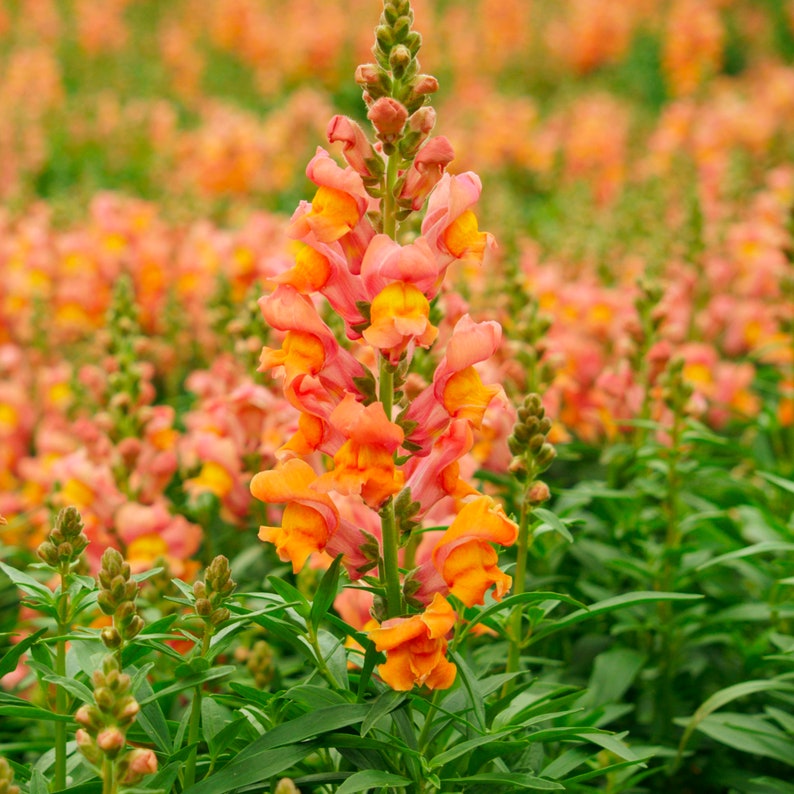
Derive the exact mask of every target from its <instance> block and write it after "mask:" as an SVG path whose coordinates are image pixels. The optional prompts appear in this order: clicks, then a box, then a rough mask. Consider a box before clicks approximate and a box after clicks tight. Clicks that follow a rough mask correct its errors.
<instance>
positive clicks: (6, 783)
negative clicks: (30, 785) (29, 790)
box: [0, 756, 19, 794]
mask: <svg viewBox="0 0 794 794" xmlns="http://www.w3.org/2000/svg"><path fill="white" fill-rule="evenodd" d="M0 794H19V786H15V785H14V770H13V769H11V765H10V764H9V763H8V761H6V759H5V758H3V757H2V756H0Z"/></svg>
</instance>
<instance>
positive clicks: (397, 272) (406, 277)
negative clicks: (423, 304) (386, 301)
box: [361, 234, 444, 300]
mask: <svg viewBox="0 0 794 794" xmlns="http://www.w3.org/2000/svg"><path fill="white" fill-rule="evenodd" d="M361 278H362V280H363V282H364V288H365V290H366V294H367V296H368V297H369V299H370V300H371V299H372V298H374V297H375V296H376V295H378V293H380V292H381V291H382V290H383V289H384V288H385V287H387V286H388V285H389V284H391V283H393V282H395V281H402V282H404V283H406V284H413V285H414V286H415V287H416V288H417V289H419V290H420V291H421V292H422V293H423V294H424V295H425V297H426V298H427V299H428V300H433V298H435V296H436V295H437V294H438V290H439V288H440V287H441V282H442V281H443V279H444V269H443V268H442V263H441V262H440V261H439V259H438V257H437V255H436V254H435V252H434V251H433V250H432V249H431V248H430V246H429V245H428V243H427V240H425V239H424V238H423V237H419V238H417V239H416V240H414V241H413V242H412V243H410V244H408V245H400V244H399V243H397V242H395V241H394V240H392V239H391V238H390V237H389V236H388V235H386V234H377V235H375V237H373V238H372V240H371V241H370V244H369V245H368V246H367V251H366V253H365V254H364V258H363V260H362V262H361Z"/></svg>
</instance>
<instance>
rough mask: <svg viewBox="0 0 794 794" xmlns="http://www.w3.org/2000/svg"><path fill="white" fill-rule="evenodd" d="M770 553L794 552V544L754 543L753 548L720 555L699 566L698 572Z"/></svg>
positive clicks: (748, 547) (779, 542)
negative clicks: (731, 561)
mask: <svg viewBox="0 0 794 794" xmlns="http://www.w3.org/2000/svg"><path fill="white" fill-rule="evenodd" d="M770 551H775V552H778V551H794V543H786V542H784V541H781V540H765V541H762V542H761V543H754V544H753V545H752V546H744V547H742V548H741V549H736V550H735V551H730V552H728V553H727V554H720V556H719V557H714V558H713V559H711V560H709V561H708V562H704V563H703V564H702V565H698V567H697V569H696V570H698V571H705V570H706V568H711V567H712V566H713V565H721V564H722V563H724V562H729V561H730V560H740V559H742V558H743V557H753V556H755V555H756V554H765V553H766V552H770Z"/></svg>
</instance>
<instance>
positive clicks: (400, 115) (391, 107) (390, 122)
mask: <svg viewBox="0 0 794 794" xmlns="http://www.w3.org/2000/svg"><path fill="white" fill-rule="evenodd" d="M367 118H368V119H369V120H370V121H371V122H372V126H373V127H375V129H376V130H377V131H378V136H379V137H381V138H382V139H383V140H384V141H393V140H394V139H395V138H397V137H398V136H399V135H400V134H401V133H402V131H403V127H405V122H406V121H407V119H408V110H407V109H406V108H405V106H404V105H403V104H402V103H400V102H398V101H397V100H396V99H392V98H391V97H381V98H380V99H377V100H375V102H374V103H373V105H372V107H371V108H370V109H369V112H368V113H367Z"/></svg>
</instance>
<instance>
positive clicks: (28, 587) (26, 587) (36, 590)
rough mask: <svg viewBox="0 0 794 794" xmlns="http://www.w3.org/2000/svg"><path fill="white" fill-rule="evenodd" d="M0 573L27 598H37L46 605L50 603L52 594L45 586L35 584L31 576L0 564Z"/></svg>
mask: <svg viewBox="0 0 794 794" xmlns="http://www.w3.org/2000/svg"><path fill="white" fill-rule="evenodd" d="M0 571H2V572H3V573H4V574H5V575H6V576H7V577H8V578H9V579H10V580H11V581H12V582H13V583H14V584H15V585H16V586H17V587H18V588H19V589H20V590H21V591H22V592H23V593H26V594H27V595H29V596H38V597H39V598H42V599H43V600H44V601H45V602H47V603H52V602H53V599H54V597H55V596H54V594H53V592H52V590H50V588H49V587H47V585H44V584H42V583H41V582H37V581H36V580H35V579H34V578H33V577H32V576H28V574H26V573H23V572H22V571H18V570H17V569H16V568H12V567H11V566H10V565H6V564H5V563H4V562H0Z"/></svg>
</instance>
